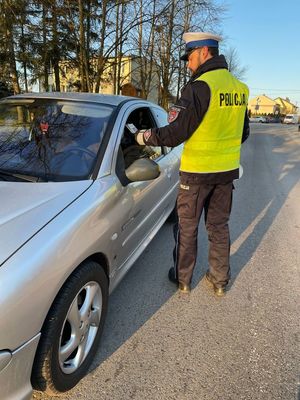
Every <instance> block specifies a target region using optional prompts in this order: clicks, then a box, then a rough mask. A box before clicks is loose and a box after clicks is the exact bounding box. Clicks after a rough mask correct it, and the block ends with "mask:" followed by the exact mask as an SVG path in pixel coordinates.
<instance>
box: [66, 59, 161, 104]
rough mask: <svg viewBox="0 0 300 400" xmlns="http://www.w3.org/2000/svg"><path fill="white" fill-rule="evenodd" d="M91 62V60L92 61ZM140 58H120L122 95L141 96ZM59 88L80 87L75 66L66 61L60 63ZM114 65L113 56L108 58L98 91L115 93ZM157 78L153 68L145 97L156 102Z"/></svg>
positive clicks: (72, 88) (68, 89) (76, 89)
mask: <svg viewBox="0 0 300 400" xmlns="http://www.w3.org/2000/svg"><path fill="white" fill-rule="evenodd" d="M92 64H93V62H92ZM140 65H141V58H140V57H136V56H123V57H122V59H121V70H120V88H121V93H120V94H122V95H124V96H135V97H142V95H143V93H142V92H143V89H142V84H141V74H140ZM60 69H61V75H60V90H61V91H62V92H72V91H78V88H79V87H80V76H79V71H78V69H77V68H74V67H72V65H71V63H70V62H68V61H64V62H61V64H60ZM118 72H119V71H116V67H115V58H114V57H112V58H109V59H108V60H107V64H106V66H105V70H104V72H103V76H102V79H101V83H100V89H99V93H103V94H116V93H117V89H116V87H115V86H116V85H115V84H114V75H115V74H116V73H118ZM159 89H160V85H159V79H158V74H157V73H155V70H154V71H153V73H152V79H151V84H150V87H149V93H148V97H147V99H148V100H150V101H153V102H154V103H158V100H159ZM93 92H95V84H94V85H93Z"/></svg>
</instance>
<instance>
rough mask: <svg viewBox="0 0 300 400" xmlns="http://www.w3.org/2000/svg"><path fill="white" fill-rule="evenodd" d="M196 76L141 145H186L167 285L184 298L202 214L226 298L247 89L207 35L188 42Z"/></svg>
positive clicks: (210, 278) (216, 282) (215, 281)
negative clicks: (164, 123) (230, 225)
mask: <svg viewBox="0 0 300 400" xmlns="http://www.w3.org/2000/svg"><path fill="white" fill-rule="evenodd" d="M183 39H184V41H185V42H186V48H185V54H184V55H183V56H182V57H181V59H182V60H184V61H187V67H188V68H189V70H190V71H191V73H192V77H191V79H190V80H189V82H188V83H187V85H186V86H185V87H184V88H183V90H182V93H181V98H180V99H179V100H178V101H177V103H176V104H175V105H174V106H173V107H171V109H170V111H169V125H167V126H165V127H162V128H154V129H151V130H146V131H139V132H138V133H137V134H136V140H137V142H138V143H139V144H140V145H144V144H146V145H152V146H163V145H164V146H169V147H175V146H178V145H179V144H181V143H183V142H184V148H183V152H182V156H181V164H180V188H179V193H178V198H177V213H178V217H179V218H178V224H177V227H176V229H175V240H176V244H175V249H174V267H172V268H171V269H170V271H169V279H170V280H171V281H173V282H175V283H176V284H178V287H179V290H180V291H181V292H183V293H189V292H190V283H191V279H192V275H193V270H194V267H195V263H196V257H197V234H198V225H199V221H200V217H201V214H202V211H204V217H205V225H206V229H207V233H208V239H209V269H208V271H207V272H206V276H205V277H206V282H207V284H208V285H209V286H211V287H212V288H213V290H214V293H215V294H216V295H217V296H223V295H224V294H225V288H226V285H227V284H228V281H229V278H230V265H229V254H230V237H229V229H228V221H229V217H230V212H231V203H232V190H233V180H234V179H237V178H238V177H239V163H240V148H241V143H242V142H244V141H245V140H246V139H247V137H248V135H249V120H248V116H247V112H246V107H247V101H248V88H247V86H246V85H245V84H244V83H242V82H240V81H239V80H237V79H236V78H235V77H234V76H233V75H232V74H231V73H230V72H229V71H228V66H227V63H226V60H225V57H224V56H223V55H219V50H218V45H219V41H220V40H221V38H220V37H219V36H217V35H214V34H211V33H206V32H189V33H185V34H184V35H183Z"/></svg>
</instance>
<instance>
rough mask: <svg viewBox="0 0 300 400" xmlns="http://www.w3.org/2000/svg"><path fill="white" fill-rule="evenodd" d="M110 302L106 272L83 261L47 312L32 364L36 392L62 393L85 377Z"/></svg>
mask: <svg viewBox="0 0 300 400" xmlns="http://www.w3.org/2000/svg"><path fill="white" fill-rule="evenodd" d="M107 302H108V279H107V276H106V274H105V272H104V271H103V269H102V268H101V266H100V265H99V264H97V263H96V262H94V261H87V262H84V263H83V264H82V265H81V266H79V267H78V268H77V269H76V270H75V271H74V272H73V274H72V275H71V276H70V277H69V279H68V280H67V281H66V282H65V284H64V285H63V287H62V288H61V290H60V291H59V293H58V295H57V297H56V299H55V300H54V302H53V304H52V306H51V308H50V311H49V312H48V315H47V318H46V320H45V323H44V325H43V328H42V333H41V338H40V342H39V345H38V349H37V353H36V356H35V360H34V365H33V371H32V386H33V388H34V389H36V390H40V391H43V392H46V393H47V394H50V395H55V394H59V393H60V392H66V391H67V390H70V389H71V388H73V387H74V386H75V385H76V384H77V383H78V382H79V381H80V379H81V378H83V377H84V376H85V375H86V373H87V371H88V369H89V367H90V365H91V363H92V361H93V358H94V355H95V353H96V351H97V348H98V346H99V341H100V338H101V334H102V330H103V325H104V321H105V317H106V312H107ZM70 352H71V354H69V353H70Z"/></svg>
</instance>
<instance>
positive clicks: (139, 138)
mask: <svg viewBox="0 0 300 400" xmlns="http://www.w3.org/2000/svg"><path fill="white" fill-rule="evenodd" d="M144 132H146V129H143V130H141V131H138V132H137V133H136V135H135V140H136V142H137V143H138V144H139V145H141V146H143V145H144V144H145V141H144Z"/></svg>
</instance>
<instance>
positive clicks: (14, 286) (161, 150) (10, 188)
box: [0, 93, 181, 400]
mask: <svg viewBox="0 0 300 400" xmlns="http://www.w3.org/2000/svg"><path fill="white" fill-rule="evenodd" d="M165 124H167V114H166V112H165V111H164V110H163V109H162V108H160V107H159V106H157V105H155V104H152V103H149V102H147V101H144V100H140V99H136V98H129V97H122V96H104V95H95V94H94V95H93V94H79V93H76V94H74V93H73V94H70V93H68V94H58V93H51V94H49V93H46V94H25V95H19V96H12V97H9V98H6V99H3V100H2V101H1V102H0V199H1V208H0V293H1V296H0V388H1V400H8V399H9V400H25V399H26V400H27V399H30V398H31V395H32V387H34V388H35V389H37V390H42V391H46V392H47V393H50V394H51V393H52V394H53V393H59V392H64V391H67V390H69V389H71V388H72V387H73V386H75V385H76V384H77V382H78V381H79V380H80V379H81V378H82V377H83V376H84V375H85V374H86V372H87V370H88V368H89V366H90V364H91V362H92V360H93V357H94V355H95V352H96V351H97V348H98V345H99V339H100V336H101V333H102V329H103V324H104V320H105V315H106V310H107V299H108V295H109V293H110V292H111V291H112V290H113V289H114V288H115V287H116V286H117V284H118V283H119V282H120V280H121V279H122V278H123V276H124V275H125V274H126V272H127V271H128V270H129V268H130V267H131V266H132V264H133V263H134V262H135V261H136V260H137V258H138V257H139V255H140V254H141V253H142V251H143V250H144V249H145V247H146V246H147V245H148V244H149V242H150V241H151V239H152V238H153V237H154V235H155V234H156V233H157V232H158V230H159V229H160V227H161V226H162V225H163V224H164V222H165V220H166V219H167V218H168V216H169V215H170V213H171V212H172V210H173V209H174V205H175V201H176V195H177V187H178V169H179V159H180V151H181V149H180V148H175V149H171V148H167V147H150V146H138V145H137V144H136V143H135V140H134V131H135V129H147V128H150V127H154V126H163V125H165Z"/></svg>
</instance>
